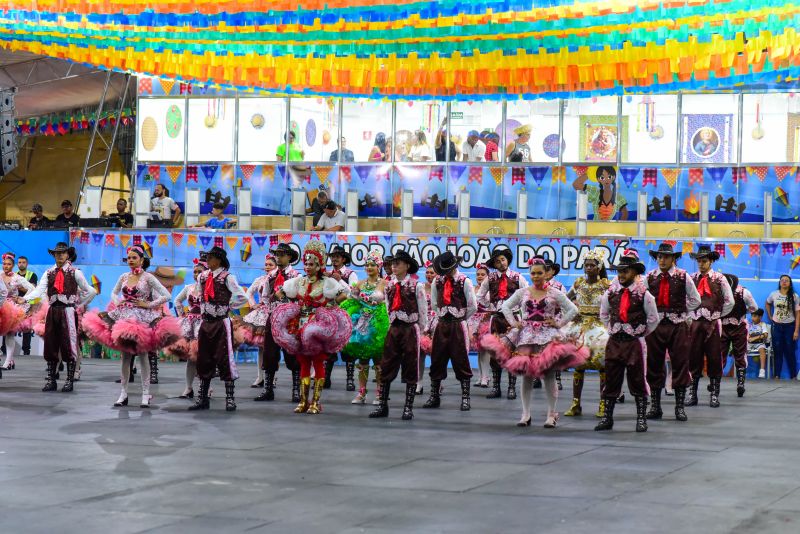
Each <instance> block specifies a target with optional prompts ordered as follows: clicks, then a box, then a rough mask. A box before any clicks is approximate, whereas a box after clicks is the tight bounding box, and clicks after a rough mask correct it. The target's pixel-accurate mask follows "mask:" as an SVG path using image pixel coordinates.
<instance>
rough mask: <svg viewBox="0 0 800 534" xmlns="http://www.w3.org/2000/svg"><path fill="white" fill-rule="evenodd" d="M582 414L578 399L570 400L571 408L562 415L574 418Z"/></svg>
mask: <svg viewBox="0 0 800 534" xmlns="http://www.w3.org/2000/svg"><path fill="white" fill-rule="evenodd" d="M582 414H583V407H581V400H580V399H578V398H573V399H572V406H570V407H569V410H567V411H566V412H564V415H566V416H567V417H575V416H576V415H582Z"/></svg>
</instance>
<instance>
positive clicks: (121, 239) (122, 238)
mask: <svg viewBox="0 0 800 534" xmlns="http://www.w3.org/2000/svg"><path fill="white" fill-rule="evenodd" d="M119 242H120V244H121V245H122V248H128V243H130V242H131V236H129V235H128V234H120V235H119Z"/></svg>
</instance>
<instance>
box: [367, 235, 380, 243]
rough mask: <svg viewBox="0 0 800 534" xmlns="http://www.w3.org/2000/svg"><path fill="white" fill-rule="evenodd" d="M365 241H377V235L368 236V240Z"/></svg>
mask: <svg viewBox="0 0 800 534" xmlns="http://www.w3.org/2000/svg"><path fill="white" fill-rule="evenodd" d="M367 242H368V243H377V242H378V236H376V235H371V236H369V240H368V241H367Z"/></svg>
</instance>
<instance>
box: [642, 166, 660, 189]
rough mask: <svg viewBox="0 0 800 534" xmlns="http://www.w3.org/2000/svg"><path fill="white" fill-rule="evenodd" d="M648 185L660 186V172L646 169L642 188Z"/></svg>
mask: <svg viewBox="0 0 800 534" xmlns="http://www.w3.org/2000/svg"><path fill="white" fill-rule="evenodd" d="M647 185H652V186H653V187H657V186H658V170H657V169H645V170H644V172H643V173H642V187H645V186H647Z"/></svg>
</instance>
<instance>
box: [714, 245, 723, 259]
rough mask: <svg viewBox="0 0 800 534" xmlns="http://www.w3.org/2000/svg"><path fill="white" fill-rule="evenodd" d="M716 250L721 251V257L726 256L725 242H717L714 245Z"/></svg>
mask: <svg viewBox="0 0 800 534" xmlns="http://www.w3.org/2000/svg"><path fill="white" fill-rule="evenodd" d="M714 251H715V252H717V253H719V256H720V258H724V257H725V243H716V244H715V245H714Z"/></svg>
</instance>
